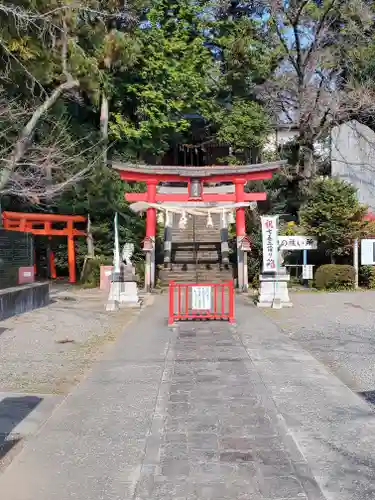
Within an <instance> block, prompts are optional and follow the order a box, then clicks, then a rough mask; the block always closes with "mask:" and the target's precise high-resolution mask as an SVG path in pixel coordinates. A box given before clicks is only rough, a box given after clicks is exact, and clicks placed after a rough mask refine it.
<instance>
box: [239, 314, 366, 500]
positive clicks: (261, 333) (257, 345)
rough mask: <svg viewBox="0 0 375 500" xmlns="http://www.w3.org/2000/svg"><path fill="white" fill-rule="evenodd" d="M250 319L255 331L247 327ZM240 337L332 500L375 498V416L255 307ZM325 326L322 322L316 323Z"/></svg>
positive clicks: (286, 425) (242, 323) (287, 429)
mask: <svg viewBox="0 0 375 500" xmlns="http://www.w3.org/2000/svg"><path fill="white" fill-rule="evenodd" d="M249 317H251V325H252V328H251V329H249V328H248V327H246V320H247V319H248V318H249ZM237 320H238V325H239V326H238V334H239V335H240V337H241V339H242V342H243V344H244V346H245V347H246V350H247V352H248V354H249V356H250V357H251V359H252V360H253V363H254V366H255V368H256V370H257V372H258V374H259V376H260V377H261V378H262V380H263V381H264V383H265V385H266V386H267V388H268V390H269V394H270V396H271V397H272V399H273V402H274V405H275V407H276V409H277V412H278V414H279V416H280V417H281V424H282V425H283V426H284V428H285V432H286V436H289V438H290V439H291V440H293V441H294V442H295V443H297V445H298V448H299V450H300V452H301V453H302V455H303V457H304V458H305V460H306V461H307V462H308V464H309V468H310V469H311V471H312V472H313V474H314V476H315V478H316V480H317V482H318V484H319V486H320V488H321V490H322V491H323V493H324V495H325V497H326V498H327V500H370V499H374V498H375V411H374V410H373V408H372V407H371V406H370V405H368V404H367V403H366V402H365V401H364V400H363V399H362V398H361V397H359V396H358V395H357V394H355V393H353V392H352V391H351V390H350V389H349V388H348V387H347V386H346V385H344V384H343V383H342V382H341V381H340V380H339V379H338V378H336V377H335V376H333V375H332V373H331V372H330V371H328V370H327V368H326V367H325V366H324V365H323V364H321V363H320V362H319V361H318V360H317V359H316V358H315V357H313V356H312V355H311V354H310V353H309V352H307V351H305V350H303V349H302V348H301V346H300V345H299V344H298V343H297V342H296V341H294V340H291V339H290V338H289V337H287V336H286V335H284V334H282V333H281V332H280V330H279V329H278V327H277V326H276V325H275V323H273V322H271V321H270V319H269V317H266V315H265V314H264V313H263V312H260V311H259V310H258V309H256V308H255V307H252V306H250V305H248V304H246V305H245V304H239V307H237ZM317 321H321V318H317Z"/></svg>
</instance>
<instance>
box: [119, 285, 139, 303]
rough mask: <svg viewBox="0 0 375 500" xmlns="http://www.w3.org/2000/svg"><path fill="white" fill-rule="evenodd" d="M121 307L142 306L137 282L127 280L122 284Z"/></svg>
mask: <svg viewBox="0 0 375 500" xmlns="http://www.w3.org/2000/svg"><path fill="white" fill-rule="evenodd" d="M121 285H122V287H121V291H120V307H140V301H139V297H138V289H137V283H136V282H135V281H126V282H125V283H122V284H121Z"/></svg>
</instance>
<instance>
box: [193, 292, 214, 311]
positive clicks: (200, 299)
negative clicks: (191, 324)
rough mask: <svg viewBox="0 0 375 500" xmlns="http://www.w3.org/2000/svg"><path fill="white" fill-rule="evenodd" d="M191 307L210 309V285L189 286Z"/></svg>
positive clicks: (203, 309) (196, 309)
mask: <svg viewBox="0 0 375 500" xmlns="http://www.w3.org/2000/svg"><path fill="white" fill-rule="evenodd" d="M191 300H192V309H193V310H194V311H207V310H210V309H211V287H210V286H193V287H191Z"/></svg>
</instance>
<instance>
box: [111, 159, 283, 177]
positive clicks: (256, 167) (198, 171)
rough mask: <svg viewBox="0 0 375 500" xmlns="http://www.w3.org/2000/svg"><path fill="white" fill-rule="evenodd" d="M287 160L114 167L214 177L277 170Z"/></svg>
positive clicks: (131, 170) (152, 172)
mask: <svg viewBox="0 0 375 500" xmlns="http://www.w3.org/2000/svg"><path fill="white" fill-rule="evenodd" d="M286 163H287V162H286V161H285V160H282V161H275V162H268V163H255V164H250V165H209V166H204V167H195V166H186V167H184V166H173V165H171V166H169V165H148V164H144V163H121V162H117V161H115V162H112V168H114V169H115V170H118V171H120V172H121V171H122V172H134V173H139V174H150V175H174V176H176V175H177V176H180V177H198V178H202V177H212V176H215V175H238V174H251V173H256V172H275V171H276V170H278V169H279V168H280V167H281V166H283V165H285V164H286Z"/></svg>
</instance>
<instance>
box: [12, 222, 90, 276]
mask: <svg viewBox="0 0 375 500" xmlns="http://www.w3.org/2000/svg"><path fill="white" fill-rule="evenodd" d="M2 219H3V227H4V229H8V230H9V231H20V232H25V233H31V234H34V235H35V236H49V237H50V238H51V237H52V236H66V237H67V238H68V267H69V282H70V283H75V282H76V258H75V248H74V237H75V236H86V232H85V231H81V230H79V229H75V228H74V224H75V223H77V222H81V223H82V222H86V220H87V219H86V217H83V216H81V215H58V214H37V213H26V212H3V213H2ZM56 223H59V224H62V223H64V224H65V227H64V228H54V227H53V224H56ZM49 258H50V263H49V264H50V269H51V278H56V268H55V257H54V254H53V252H50V256H49Z"/></svg>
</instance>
